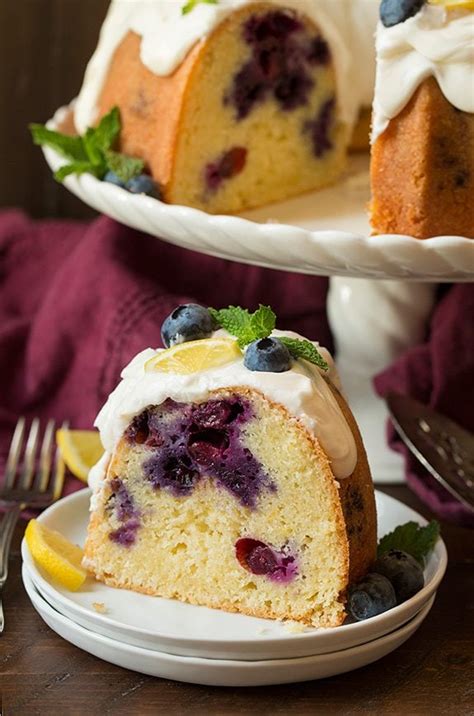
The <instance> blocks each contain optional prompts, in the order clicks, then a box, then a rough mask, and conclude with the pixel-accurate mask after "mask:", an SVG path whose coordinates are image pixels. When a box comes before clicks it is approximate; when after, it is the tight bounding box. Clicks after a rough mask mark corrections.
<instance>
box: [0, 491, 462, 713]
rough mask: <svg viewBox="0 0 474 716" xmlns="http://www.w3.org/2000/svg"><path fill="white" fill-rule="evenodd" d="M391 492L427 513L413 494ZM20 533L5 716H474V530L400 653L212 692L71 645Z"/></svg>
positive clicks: (1, 677) (450, 540)
mask: <svg viewBox="0 0 474 716" xmlns="http://www.w3.org/2000/svg"><path fill="white" fill-rule="evenodd" d="M384 491H385V492H388V493H389V494H391V495H393V496H394V497H397V498H398V499H400V500H402V501H403V502H405V503H407V504H408V505H410V506H412V507H414V508H415V509H416V510H418V511H419V512H421V513H423V514H424V515H425V516H426V517H430V514H429V512H428V511H427V510H426V509H425V508H424V507H423V505H421V503H420V502H419V501H418V500H417V498H416V497H414V496H413V495H412V494H411V493H410V492H409V490H408V489H407V488H405V487H390V488H385V489H384ZM23 530H24V524H22V525H20V526H19V527H18V528H17V530H16V534H15V540H14V545H13V554H12V559H11V572H10V577H9V580H8V583H7V586H6V588H5V591H4V598H3V602H4V607H5V618H6V627H5V632H4V634H3V636H2V637H0V687H1V692H2V698H3V711H2V712H1V713H2V716H20V715H21V716H23V715H24V714H41V715H42V716H50V715H51V714H55V715H58V716H69V715H71V716H76V714H77V715H79V714H81V716H82V715H83V714H86V715H87V716H94V715H95V714H100V715H101V716H102V715H104V716H105V714H114V715H115V714H117V715H118V714H132V715H133V716H135V715H138V716H142V715H143V716H147V715H148V714H150V715H151V714H193V715H194V714H246V713H258V714H298V715H299V714H331V713H337V714H361V713H363V714H377V715H378V714H404V716H407V715H409V716H411V715H417V714H430V715H431V714H445V715H448V714H456V716H460V715H462V716H463V715H466V714H474V678H473V677H474V645H473V640H474V569H473V565H474V545H473V537H474V533H473V532H472V531H470V530H467V529H463V528H461V527H456V526H453V525H449V524H443V525H442V534H443V537H444V539H445V541H446V544H447V547H448V552H449V565H448V571H447V574H446V577H445V579H444V581H443V583H442V584H441V587H440V589H439V592H438V597H437V599H436V602H435V605H434V607H433V609H432V611H431V612H430V614H429V615H428V617H427V619H426V620H425V622H424V623H423V624H422V626H421V627H420V629H419V630H418V631H417V632H416V634H415V635H414V636H413V637H412V638H411V639H409V641H408V642H406V643H405V644H403V646H401V647H400V648H399V649H398V650H397V651H395V652H394V653H392V654H390V655H389V656H387V657H385V658H384V659H382V660H381V661H379V662H376V663H375V664H371V665H370V666H366V667H364V668H363V669H359V670H357V671H353V672H352V673H349V674H343V675H341V676H335V677H332V678H329V679H324V680H321V681H312V682H307V683H302V684H294V685H286V686H271V687H260V688H249V689H244V688H211V687H204V686H194V685H190V684H181V683H177V682H173V681H164V680H161V679H156V678H154V677H151V676H144V675H142V674H137V673H134V672H132V671H126V670H125V669H121V668H118V667H116V666H113V665H112V664H108V663H106V662H104V661H100V660H99V659H97V658H95V657H93V656H91V655H90V654H87V653H86V652H83V651H80V650H79V649H78V648H76V647H75V646H72V645H71V644H69V643H68V642H66V641H63V639H61V638H60V637H59V636H57V634H55V633H54V632H53V631H51V629H49V627H48V626H46V624H45V623H44V622H43V621H42V620H41V619H40V617H39V616H38V615H37V614H36V612H35V611H34V609H33V607H32V606H31V604H30V602H29V600H28V597H27V596H26V593H25V591H24V589H23V585H22V582H21V577H20V571H21V557H20V540H21V537H22V534H23Z"/></svg>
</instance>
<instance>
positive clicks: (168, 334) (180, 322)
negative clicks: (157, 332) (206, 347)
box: [161, 303, 214, 348]
mask: <svg viewBox="0 0 474 716" xmlns="http://www.w3.org/2000/svg"><path fill="white" fill-rule="evenodd" d="M213 329H214V322H213V320H212V316H211V314H210V313H209V311H208V310H207V308H204V306H199V305H198V304H197V303H185V304H183V305H182V306H178V308H175V310H174V311H173V312H172V313H170V315H169V316H168V318H166V319H165V321H164V322H163V325H162V326H161V338H162V340H163V343H164V345H165V346H166V348H169V347H170V346H174V345H176V343H187V342H188V341H197V340H200V339H201V338H209V336H210V335H211V333H212V331H213Z"/></svg>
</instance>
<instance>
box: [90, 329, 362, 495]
mask: <svg viewBox="0 0 474 716" xmlns="http://www.w3.org/2000/svg"><path fill="white" fill-rule="evenodd" d="M215 335H226V334H225V332H223V331H218V332H216V334H215ZM273 335H285V336H289V337H293V338H301V336H298V334H296V333H293V332H290V331H274V332H273ZM315 345H316V346H317V347H318V349H319V351H320V352H321V354H322V355H323V357H324V358H325V360H326V361H327V362H328V364H329V366H330V369H329V371H328V372H327V373H325V374H324V375H325V376H327V378H328V379H329V380H330V381H331V382H332V383H333V384H334V385H335V386H336V387H338V388H339V378H338V375H337V372H336V369H335V367H334V363H333V360H332V358H331V356H330V354H329V353H328V351H327V350H326V349H324V348H321V347H319V346H318V344H317V343H315ZM160 350H161V349H160ZM160 350H153V349H152V348H147V349H146V350H144V351H142V352H141V353H139V354H138V355H137V356H135V358H134V359H133V360H132V361H131V362H130V363H129V365H128V366H127V367H126V368H124V370H123V371H122V380H121V382H120V383H119V385H118V386H117V387H116V389H115V390H114V391H113V392H112V393H111V394H110V396H109V398H108V400H107V402H106V404H105V405H104V407H103V408H102V410H101V411H100V412H99V415H98V416H97V419H96V421H95V426H96V427H97V428H98V429H99V430H100V436H101V439H102V443H103V445H104V447H105V450H106V453H105V455H104V456H103V457H102V459H101V460H100V461H99V463H97V465H96V466H95V467H93V468H92V470H91V472H90V474H89V485H90V487H91V488H92V490H93V492H94V494H95V497H96V496H97V493H98V492H99V491H100V487H101V483H102V481H103V478H104V476H105V472H106V469H107V463H108V461H109V458H110V456H111V455H112V453H113V452H114V449H115V447H116V445H117V443H118V441H119V440H120V438H121V437H122V436H123V433H124V431H125V429H126V428H127V426H128V425H129V423H130V421H131V420H132V419H133V417H134V416H135V415H138V414H139V413H141V412H142V411H143V410H145V408H146V407H148V406H149V405H161V404H162V403H163V402H164V401H165V400H167V399H168V398H171V399H172V400H175V401H176V402H181V403H187V402H201V401H204V400H206V399H207V398H208V397H209V395H210V393H211V391H213V390H217V389H220V388H232V387H248V388H253V389H255V390H259V391H260V392H261V393H263V394H264V395H265V396H266V397H267V398H268V399H269V400H272V401H274V402H276V403H279V404H281V405H283V406H285V407H286V408H287V410H288V411H289V412H290V413H291V415H293V416H294V417H295V418H297V419H298V420H299V421H301V423H302V424H303V425H304V426H305V427H306V428H307V429H308V430H309V431H310V432H311V433H312V434H313V435H315V436H316V437H317V438H318V440H319V442H320V444H321V446H322V448H323V449H324V451H325V452H326V454H327V456H328V458H329V460H330V462H331V468H332V470H333V473H334V475H335V476H336V477H337V478H339V479H342V478H345V477H348V476H349V475H351V474H352V472H353V471H354V468H355V466H356V462H357V447H356V444H355V441H354V437H353V435H352V432H351V429H350V428H349V426H348V424H347V422H346V420H345V418H344V415H343V414H342V411H341V409H340V407H339V405H338V403H337V401H336V399H335V398H334V395H333V393H332V391H331V388H330V387H329V385H328V383H327V382H326V379H325V378H324V377H323V372H322V371H321V370H320V369H319V368H317V367H316V366H314V365H312V364H310V363H308V362H307V361H294V362H293V365H292V367H291V369H290V370H289V371H286V372H284V373H266V372H254V371H250V370H248V369H247V368H246V367H245V366H244V362H243V357H242V358H237V359H236V360H235V361H233V362H232V363H228V364H226V365H223V366H221V367H217V368H212V369H210V370H204V371H201V372H199V373H193V374H190V375H177V374H174V373H173V374H172V373H160V372H145V363H146V362H147V361H148V360H150V359H151V358H153V357H154V356H156V355H157V354H158V353H159V352H160ZM95 504H96V499H93V502H92V508H94V505H95Z"/></svg>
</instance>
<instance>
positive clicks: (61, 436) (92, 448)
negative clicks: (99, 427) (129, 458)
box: [56, 429, 104, 482]
mask: <svg viewBox="0 0 474 716" xmlns="http://www.w3.org/2000/svg"><path fill="white" fill-rule="evenodd" d="M56 442H57V445H58V447H59V450H60V451H61V457H62V458H63V460H64V462H65V463H66V465H67V467H68V468H69V470H70V471H71V472H72V474H73V475H75V476H76V477H78V478H79V479H80V480H82V481H83V482H87V476H88V474H89V470H90V469H91V467H92V466H93V465H95V463H96V462H97V460H99V458H101V457H102V455H103V453H104V448H103V446H102V443H101V442H100V437H99V433H98V432H97V431H96V430H65V429H61V430H58V431H57V432H56Z"/></svg>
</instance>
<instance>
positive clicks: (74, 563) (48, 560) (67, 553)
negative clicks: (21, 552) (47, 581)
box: [25, 520, 87, 592]
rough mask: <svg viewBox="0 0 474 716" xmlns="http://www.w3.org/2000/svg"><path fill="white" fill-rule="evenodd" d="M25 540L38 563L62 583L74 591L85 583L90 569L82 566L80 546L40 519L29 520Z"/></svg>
mask: <svg viewBox="0 0 474 716" xmlns="http://www.w3.org/2000/svg"><path fill="white" fill-rule="evenodd" d="M25 539H26V544H27V545H28V549H29V550H30V552H31V556H32V557H33V559H34V560H35V562H37V563H38V564H39V565H40V567H42V568H43V569H44V571H45V572H47V573H48V574H49V576H50V577H52V578H53V579H55V580H56V581H57V582H59V584H61V585H62V586H63V587H66V589H70V590H71V591H72V592H75V591H76V590H77V589H79V587H81V586H82V585H83V584H84V581H85V579H86V577H87V572H86V571H85V569H83V568H82V566H81V561H82V557H83V554H84V553H83V551H82V549H81V548H80V547H77V545H75V544H72V542H69V540H67V539H66V538H65V537H63V536H62V535H61V534H60V533H59V532H56V530H51V529H49V527H46V526H45V525H43V524H41V522H38V521H37V520H30V521H29V522H28V526H27V528H26V532H25Z"/></svg>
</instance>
